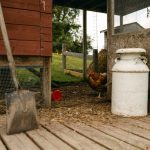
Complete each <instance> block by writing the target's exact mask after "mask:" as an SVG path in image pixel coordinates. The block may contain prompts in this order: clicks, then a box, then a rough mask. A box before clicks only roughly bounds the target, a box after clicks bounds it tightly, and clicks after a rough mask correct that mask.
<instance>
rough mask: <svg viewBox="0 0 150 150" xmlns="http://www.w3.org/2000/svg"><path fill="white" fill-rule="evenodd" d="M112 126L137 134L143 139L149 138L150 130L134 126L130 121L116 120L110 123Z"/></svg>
mask: <svg viewBox="0 0 150 150" xmlns="http://www.w3.org/2000/svg"><path fill="white" fill-rule="evenodd" d="M112 125H113V126H115V127H117V128H120V129H122V130H125V131H128V132H130V133H133V134H135V135H138V136H140V137H143V138H145V139H148V140H150V131H148V130H145V129H142V128H140V127H138V126H135V125H133V124H130V123H127V122H126V123H123V122H121V121H120V122H116V123H113V124H112Z"/></svg>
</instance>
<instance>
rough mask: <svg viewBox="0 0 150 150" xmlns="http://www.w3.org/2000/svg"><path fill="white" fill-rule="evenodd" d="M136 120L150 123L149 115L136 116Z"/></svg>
mask: <svg viewBox="0 0 150 150" xmlns="http://www.w3.org/2000/svg"><path fill="white" fill-rule="evenodd" d="M137 120H140V121H143V122H146V123H149V124H150V118H149V117H142V118H138V119H137Z"/></svg>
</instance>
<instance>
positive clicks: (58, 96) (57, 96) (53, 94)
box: [52, 90, 62, 102]
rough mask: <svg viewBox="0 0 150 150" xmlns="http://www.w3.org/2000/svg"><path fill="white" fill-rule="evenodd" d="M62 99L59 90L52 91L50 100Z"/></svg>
mask: <svg viewBox="0 0 150 150" xmlns="http://www.w3.org/2000/svg"><path fill="white" fill-rule="evenodd" d="M61 99H62V93H61V92H60V90H55V91H53V92H52V100H53V101H56V102H58V101H61Z"/></svg>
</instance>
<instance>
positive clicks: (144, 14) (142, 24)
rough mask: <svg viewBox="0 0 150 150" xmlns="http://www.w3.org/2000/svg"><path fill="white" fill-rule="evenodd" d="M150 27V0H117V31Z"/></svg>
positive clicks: (122, 31) (123, 31)
mask: <svg viewBox="0 0 150 150" xmlns="http://www.w3.org/2000/svg"><path fill="white" fill-rule="evenodd" d="M147 28H150V0H115V33H116V34H117V33H129V32H136V31H139V30H143V29H147Z"/></svg>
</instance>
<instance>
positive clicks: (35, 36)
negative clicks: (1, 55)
mask: <svg viewBox="0 0 150 150" xmlns="http://www.w3.org/2000/svg"><path fill="white" fill-rule="evenodd" d="M7 30H8V36H9V39H11V40H27V41H40V27H37V26H25V25H13V24H7ZM0 39H2V36H1V33H0Z"/></svg>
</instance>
